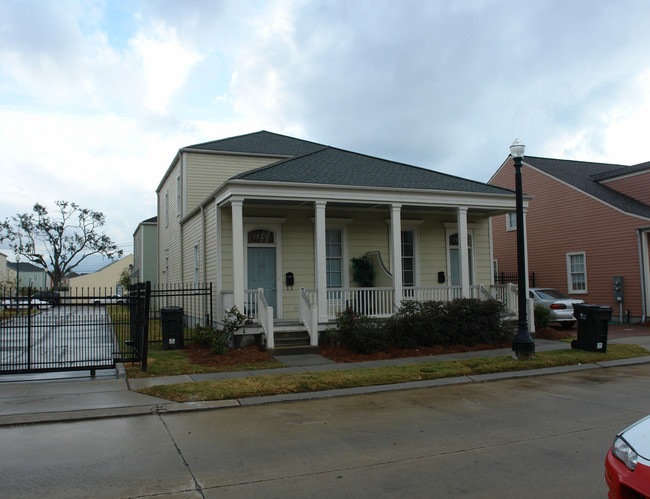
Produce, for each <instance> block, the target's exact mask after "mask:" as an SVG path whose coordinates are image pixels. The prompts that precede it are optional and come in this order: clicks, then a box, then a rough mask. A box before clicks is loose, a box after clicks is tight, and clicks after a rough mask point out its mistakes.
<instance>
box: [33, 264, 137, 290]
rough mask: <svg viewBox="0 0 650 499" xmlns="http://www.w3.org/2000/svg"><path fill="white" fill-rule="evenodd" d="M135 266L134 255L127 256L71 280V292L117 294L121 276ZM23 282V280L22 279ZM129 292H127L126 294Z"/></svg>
mask: <svg viewBox="0 0 650 499" xmlns="http://www.w3.org/2000/svg"><path fill="white" fill-rule="evenodd" d="M129 265H133V255H127V256H125V257H124V258H122V259H120V260H118V261H116V262H113V263H109V264H108V265H107V266H105V267H104V268H102V269H100V270H98V271H97V272H93V273H92V274H86V275H82V276H79V277H73V278H72V279H70V292H71V294H72V295H81V294H82V293H83V294H84V295H87V294H90V295H95V296H103V295H107V294H112V293H115V287H116V286H117V284H118V283H119V281H120V276H121V274H122V272H123V271H124V269H127V270H128V269H129ZM21 280H22V279H21ZM127 293H128V291H127V290H125V291H124V294H127Z"/></svg>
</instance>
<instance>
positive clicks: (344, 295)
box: [222, 283, 532, 348]
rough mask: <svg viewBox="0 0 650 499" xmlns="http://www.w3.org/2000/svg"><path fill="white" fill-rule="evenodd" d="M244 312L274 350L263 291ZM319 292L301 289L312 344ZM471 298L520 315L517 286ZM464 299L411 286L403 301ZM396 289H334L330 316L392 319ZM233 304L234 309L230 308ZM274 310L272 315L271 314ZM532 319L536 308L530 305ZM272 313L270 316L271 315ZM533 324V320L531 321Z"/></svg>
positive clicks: (457, 291)
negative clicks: (355, 314)
mask: <svg viewBox="0 0 650 499" xmlns="http://www.w3.org/2000/svg"><path fill="white" fill-rule="evenodd" d="M245 293H246V294H245V296H244V298H245V303H244V313H246V314H247V315H249V316H250V317H252V318H253V319H254V320H255V322H257V323H259V324H260V325H261V326H262V328H263V329H264V332H265V333H266V334H267V346H268V347H269V348H273V346H272V345H273V335H272V333H269V331H272V330H273V308H272V307H269V306H268V304H267V303H266V300H265V299H264V293H262V292H260V290H251V289H247V290H246V292H245ZM222 296H223V301H222V302H223V307H224V310H228V309H229V308H230V307H231V306H232V305H233V304H234V297H233V294H232V291H223V292H222ZM317 296H318V291H317V290H316V289H313V288H312V289H305V288H300V296H299V311H300V321H301V322H302V323H303V324H304V325H305V327H306V328H307V331H308V333H309V337H310V342H311V344H317V343H314V342H317V341H318V307H317V305H316V304H317V302H318V301H317ZM470 296H471V297H472V298H479V299H490V298H492V299H496V300H499V301H500V302H502V303H504V304H505V306H506V310H507V311H508V313H509V314H510V315H513V316H516V315H517V314H518V302H517V287H516V286H515V285H514V284H511V283H509V284H499V285H494V286H490V287H489V289H488V288H487V287H486V286H484V285H482V284H477V285H473V286H470ZM460 297H461V287H460V286H431V287H407V288H403V289H402V299H403V300H417V301H451V300H454V299H456V298H460ZM394 298H395V293H394V290H393V288H388V287H382V288H330V289H328V290H327V311H326V313H327V317H328V319H330V320H334V319H336V317H337V316H338V315H339V314H340V313H342V312H344V311H345V309H346V308H347V307H351V308H353V309H354V310H356V311H357V312H359V313H360V314H364V315H369V316H374V317H390V316H391V315H393V314H394V313H395V312H396V308H395V303H394V301H395V299H394ZM229 304H230V306H228V305H229ZM269 311H270V312H269ZM529 311H530V313H531V317H532V305H529ZM269 313H270V314H271V315H270V316H269V315H268V314H269ZM529 322H532V321H529Z"/></svg>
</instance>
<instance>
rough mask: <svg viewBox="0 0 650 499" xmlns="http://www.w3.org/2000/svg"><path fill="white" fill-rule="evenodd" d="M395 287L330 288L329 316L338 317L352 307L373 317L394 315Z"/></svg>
mask: <svg viewBox="0 0 650 499" xmlns="http://www.w3.org/2000/svg"><path fill="white" fill-rule="evenodd" d="M394 297H395V291H394V290H393V288H330V289H328V290H327V316H328V317H330V318H336V317H337V316H338V314H340V313H341V312H343V311H345V309H346V308H348V307H350V308H352V309H354V310H356V311H357V312H359V313H360V314H363V315H371V316H373V317H390V316H391V315H393V302H394Z"/></svg>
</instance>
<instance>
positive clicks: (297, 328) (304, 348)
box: [268, 322, 318, 356]
mask: <svg viewBox="0 0 650 499" xmlns="http://www.w3.org/2000/svg"><path fill="white" fill-rule="evenodd" d="M273 340H274V343H275V347H274V348H272V349H271V348H269V349H268V350H269V352H270V353H271V355H273V356H276V355H305V354H314V353H317V352H318V347H317V346H311V345H310V344H309V334H308V333H307V331H306V330H305V326H303V325H302V324H297V323H284V324H282V323H277V322H276V324H275V325H274V335H273Z"/></svg>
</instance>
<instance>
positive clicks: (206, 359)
mask: <svg viewBox="0 0 650 499" xmlns="http://www.w3.org/2000/svg"><path fill="white" fill-rule="evenodd" d="M535 337H537V338H540V339H547V340H560V339H566V338H572V337H574V336H573V335H572V334H571V333H570V332H567V331H563V330H558V329H554V328H544V329H540V330H538V331H537V333H536V334H535ZM511 346H512V343H511V342H509V341H508V342H503V343H500V344H497V345H488V344H478V345H474V346H465V345H454V346H450V347H443V346H440V345H436V346H432V347H418V348H410V349H397V348H395V349H391V350H389V351H388V352H375V353H372V354H367V355H366V354H360V353H355V352H352V351H350V350H347V349H346V348H341V347H333V346H321V347H320V348H319V350H318V354H319V355H322V356H323V357H325V358H327V359H330V360H333V361H335V362H340V363H345V362H364V361H368V360H386V359H400V358H404V357H423V356H428V355H443V354H448V353H459V352H475V351H479V350H495V349H500V348H510V347H511ZM185 351H186V352H187V356H188V357H189V359H190V362H192V363H193V364H197V365H200V366H209V367H212V366H235V365H238V364H256V363H260V362H270V361H272V360H273V357H271V355H270V354H269V353H268V352H267V351H265V350H264V349H263V348H262V347H259V346H256V345H251V346H249V347H245V348H234V349H232V350H229V351H228V352H227V353H226V354H224V355H215V354H214V353H212V350H211V349H209V348H207V347H204V346H201V345H198V344H196V343H192V344H189V345H187V346H186V347H185Z"/></svg>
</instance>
